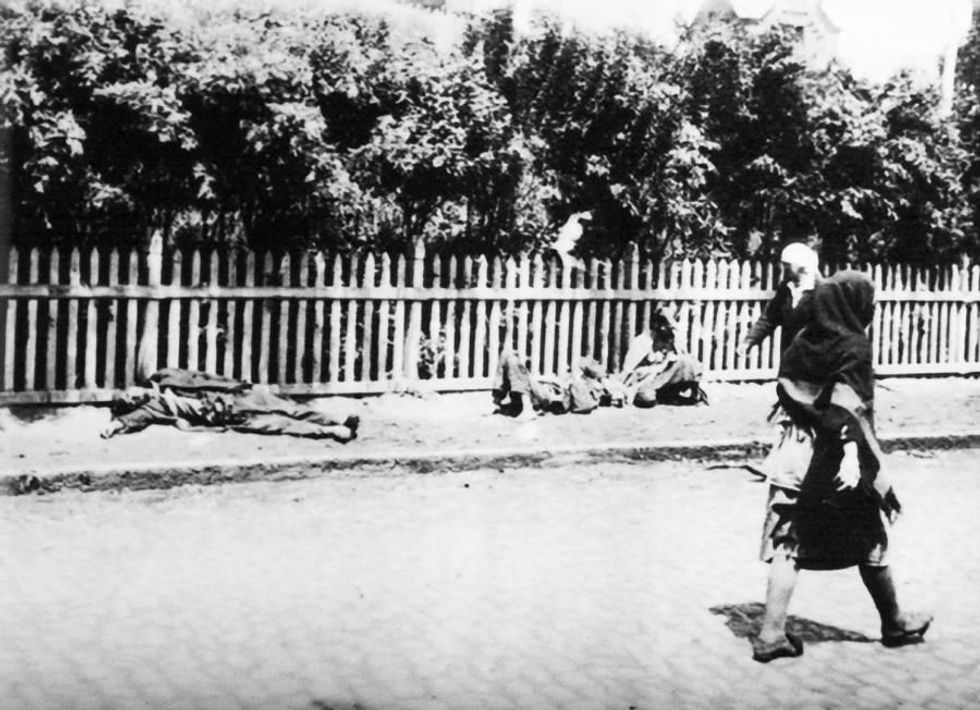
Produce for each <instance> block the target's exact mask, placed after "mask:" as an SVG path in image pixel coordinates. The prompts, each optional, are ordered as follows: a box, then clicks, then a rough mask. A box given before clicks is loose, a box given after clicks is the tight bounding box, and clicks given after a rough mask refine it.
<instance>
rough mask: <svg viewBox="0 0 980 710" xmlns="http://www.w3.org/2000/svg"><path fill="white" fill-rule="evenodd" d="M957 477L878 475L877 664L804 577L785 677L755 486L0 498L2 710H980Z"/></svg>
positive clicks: (455, 477) (447, 485)
mask: <svg viewBox="0 0 980 710" xmlns="http://www.w3.org/2000/svg"><path fill="white" fill-rule="evenodd" d="M974 459H975V454H971V453H969V452H963V453H945V454H941V455H940V456H939V457H937V458H914V457H906V456H896V457H895V458H894V460H893V464H894V470H895V474H896V478H897V482H898V484H899V485H900V486H901V491H902V493H903V494H904V498H905V501H906V507H907V514H906V516H905V518H904V519H903V521H902V523H901V525H900V526H899V527H898V528H897V529H896V530H895V532H894V535H893V540H894V552H895V555H894V563H895V569H896V574H897V576H898V580H899V584H900V594H901V596H902V597H903V598H904V599H905V600H907V603H908V604H909V605H910V606H913V607H922V608H928V609H931V610H933V611H934V612H935V613H936V616H937V621H936V624H935V628H934V630H933V631H931V632H930V635H929V639H928V642H927V643H925V644H922V645H920V646H913V647H907V648H903V649H897V650H887V649H885V648H883V647H882V646H881V645H880V644H878V643H876V642H875V641H876V639H877V637H878V628H877V619H876V615H875V612H874V609H873V607H872V605H871V602H870V601H869V599H868V598H867V596H866V594H865V593H864V591H863V588H862V587H861V584H860V581H859V579H858V576H857V573H856V572H855V571H854V570H851V571H843V572H833V573H811V574H809V575H806V574H805V575H804V576H803V577H802V579H801V585H800V588H799V590H798V595H797V597H796V598H795V599H794V603H793V607H792V613H793V615H794V617H793V620H792V623H793V624H794V625H795V626H796V627H797V630H799V631H801V632H802V634H803V636H804V638H805V639H806V641H807V646H806V653H805V655H804V656H803V657H802V658H800V659H781V660H779V661H777V662H774V663H772V664H770V665H767V666H764V665H760V664H757V663H754V662H753V661H752V660H751V658H750V647H749V642H748V640H747V638H746V633H747V629H749V628H751V626H752V624H753V623H754V621H755V620H757V618H758V614H759V611H760V608H761V607H760V602H761V600H762V595H763V588H764V582H765V568H764V566H763V565H762V564H760V563H758V562H757V561H756V557H755V555H756V550H757V543H758V535H759V527H760V524H761V520H762V508H763V499H764V496H765V490H764V488H763V486H762V485H760V484H758V483H754V482H751V481H750V480H749V479H750V477H749V476H748V474H746V473H744V472H741V471H738V470H705V469H704V468H701V467H698V466H697V465H694V464H675V465H670V464H660V465H657V466H655V467H653V466H639V465H626V464H622V465H603V466H595V467H589V468H566V469H549V470H543V471H536V470H517V471H507V472H505V473H501V472H496V471H485V472H474V473H467V474H451V475H437V474H432V475H426V476H418V475H416V476H398V477H394V476H393V477H389V478H385V477H379V476H371V477H359V476H355V475H350V476H334V477H331V478H327V479H319V480H307V481H296V482H287V483H278V484H275V485H272V484H240V485H229V486H225V487H215V488H202V489H193V488H184V489H175V490H171V491H164V492H143V493H112V494H105V493H99V494H60V495H54V496H48V497H37V498H4V499H0V521H2V522H0V540H3V554H2V560H0V707H2V708H4V709H5V710H20V709H21V708H24V709H28V708H35V709H39V710H40V709H48V708H51V709H55V708H58V709H61V708H72V709H76V708H77V709H85V708H98V709H100V710H101V709H115V708H126V709H129V708H168V709H169V708H177V709H183V708H201V709H206V710H220V709H222V708H263V709H264V708H276V709H287V708H307V709H311V710H316V709H319V710H323V709H325V708H332V709H333V710H354V709H355V708H359V709H361V710H387V709H392V708H398V709H402V708H404V709H409V710H410V709H413V708H418V709H426V710H427V709H430V708H431V709H433V710H440V709H444V708H445V709H450V708H451V709H453V710H457V709H459V710H469V709H471V708H534V709H538V708H571V709H576V708H585V709H592V708H602V709H610V710H627V708H637V709H641V708H642V709H647V710H651V709H658V708H701V707H710V708H726V707H727V708H743V707H746V708H747V707H759V708H762V707H789V708H792V707H798V708H812V707H841V708H894V707H908V708H936V709H939V708H957V707H961V708H970V707H980V668H978V665H980V653H978V650H977V649H978V648H980V552H978V549H977V547H976V541H977V540H980V515H977V512H976V501H977V499H978V493H980V475H978V472H977V471H976V470H975V466H974V465H973V463H974Z"/></svg>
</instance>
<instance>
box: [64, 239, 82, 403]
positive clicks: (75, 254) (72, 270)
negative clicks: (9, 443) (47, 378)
mask: <svg viewBox="0 0 980 710" xmlns="http://www.w3.org/2000/svg"><path fill="white" fill-rule="evenodd" d="M68 283H69V285H71V286H80V285H81V283H82V255H81V253H80V252H79V251H78V247H75V248H74V249H72V250H71V256H70V257H69V266H68ZM65 357H66V360H67V362H66V364H65V389H70V390H73V389H77V388H78V373H77V372H76V370H77V368H78V299H77V298H70V299H68V342H67V343H66V344H65Z"/></svg>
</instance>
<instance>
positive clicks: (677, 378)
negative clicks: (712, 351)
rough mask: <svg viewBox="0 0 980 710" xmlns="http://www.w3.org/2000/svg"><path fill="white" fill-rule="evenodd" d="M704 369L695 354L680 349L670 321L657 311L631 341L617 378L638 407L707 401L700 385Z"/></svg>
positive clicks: (628, 396)
mask: <svg viewBox="0 0 980 710" xmlns="http://www.w3.org/2000/svg"><path fill="white" fill-rule="evenodd" d="M702 372H703V368H702V367H701V363H700V362H699V361H698V359H697V358H696V357H694V356H693V355H690V354H689V353H683V352H680V351H679V350H678V348H677V345H676V342H675V339H674V329H673V326H672V325H671V323H670V320H669V319H668V318H667V317H666V316H664V315H663V314H661V313H659V312H657V313H655V314H654V315H653V317H652V318H651V319H650V323H648V324H647V327H646V328H645V329H644V330H643V332H641V333H640V334H639V335H637V336H636V337H635V338H633V340H632V341H630V345H629V348H628V349H627V350H626V355H625V357H624V358H623V367H622V370H621V371H620V373H619V375H618V378H617V379H618V381H619V382H621V383H622V385H623V386H624V387H625V388H626V393H627V394H626V396H627V399H628V401H630V402H632V403H633V404H634V405H635V406H637V407H644V408H645V407H653V406H655V405H657V404H681V405H684V404H698V403H700V402H704V403H705V404H707V403H708V396H707V394H706V393H705V392H704V390H703V389H702V388H701V375H702Z"/></svg>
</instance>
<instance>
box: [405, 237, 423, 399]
mask: <svg viewBox="0 0 980 710" xmlns="http://www.w3.org/2000/svg"><path fill="white" fill-rule="evenodd" d="M409 258H410V259H411V262H412V264H411V266H412V288H413V289H421V288H422V286H423V283H422V275H423V273H424V266H425V245H424V244H423V243H422V240H421V239H419V240H418V241H417V242H415V249H414V250H413V251H412V255H411V257H409ZM421 338H422V301H420V300H418V299H415V300H413V301H412V304H411V306H410V307H409V315H408V333H407V334H406V336H405V377H406V378H408V380H409V381H412V380H417V379H418V378H419V346H420V342H419V341H420V340H421Z"/></svg>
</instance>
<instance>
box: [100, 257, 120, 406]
mask: <svg viewBox="0 0 980 710" xmlns="http://www.w3.org/2000/svg"><path fill="white" fill-rule="evenodd" d="M106 281H107V285H109V286H115V285H117V284H118V283H119V251H118V250H117V249H115V248H114V249H113V250H112V251H111V252H109V274H108V278H107V279H106ZM121 309H122V301H121V300H120V299H113V300H110V301H109V303H108V308H107V309H106V311H107V313H106V318H107V321H108V323H107V325H106V338H105V340H106V344H105V385H104V386H105V387H106V388H108V389H115V387H116V382H117V381H116V355H117V351H118V343H117V335H118V325H119V313H120V311H121Z"/></svg>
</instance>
